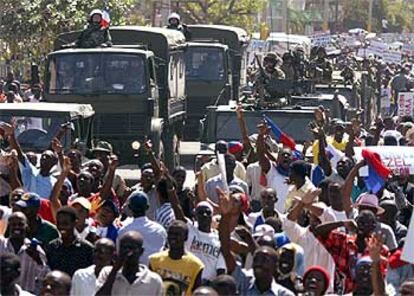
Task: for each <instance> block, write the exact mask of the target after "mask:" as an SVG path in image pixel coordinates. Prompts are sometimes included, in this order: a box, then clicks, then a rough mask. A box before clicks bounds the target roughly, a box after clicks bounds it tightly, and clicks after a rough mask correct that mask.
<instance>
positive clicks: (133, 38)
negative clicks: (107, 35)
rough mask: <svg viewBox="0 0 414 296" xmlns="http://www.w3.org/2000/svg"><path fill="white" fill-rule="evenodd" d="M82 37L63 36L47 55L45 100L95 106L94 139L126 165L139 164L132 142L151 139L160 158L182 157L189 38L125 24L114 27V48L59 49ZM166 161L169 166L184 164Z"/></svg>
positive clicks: (76, 34)
mask: <svg viewBox="0 0 414 296" xmlns="http://www.w3.org/2000/svg"><path fill="white" fill-rule="evenodd" d="M79 34H80V31H77V32H69V33H65V34H62V35H60V36H59V37H58V39H57V40H56V42H55V51H54V52H52V53H50V54H49V55H48V60H47V67H46V78H45V100H46V101H49V102H73V103H88V104H91V105H92V106H93V107H94V109H95V110H96V114H97V115H96V120H95V124H94V135H95V140H96V141H97V140H105V141H109V142H110V143H111V144H112V145H113V146H114V151H115V153H116V154H118V155H119V156H120V161H121V163H122V164H131V163H134V162H136V159H135V156H136V155H137V151H134V150H133V149H131V144H132V143H135V142H137V141H138V142H143V141H144V140H145V139H146V138H150V139H151V140H152V141H153V144H154V150H155V151H156V153H158V154H159V155H160V156H165V155H178V153H175V152H177V151H178V147H179V139H180V138H181V133H182V126H183V122H184V119H185V116H186V98H185V62H184V49H185V38H184V35H183V34H182V33H181V32H178V31H175V30H168V29H162V28H149V27H139V26H120V27H112V28H111V36H112V42H113V46H112V47H104V48H101V47H99V48H92V49H89V48H71V49H63V50H62V49H60V48H61V47H62V45H64V44H70V43H72V42H74V41H75V40H76V39H77V38H78V36H79ZM133 146H135V148H137V145H133ZM138 146H139V145H138ZM141 147H142V145H141ZM140 151H142V150H140ZM139 154H140V155H141V156H142V157H140V158H139V160H138V161H139V163H141V164H142V163H143V162H145V161H146V158H145V157H144V153H139ZM165 160H166V163H167V166H168V167H169V168H172V167H174V166H175V165H177V163H178V162H179V159H178V158H177V157H165Z"/></svg>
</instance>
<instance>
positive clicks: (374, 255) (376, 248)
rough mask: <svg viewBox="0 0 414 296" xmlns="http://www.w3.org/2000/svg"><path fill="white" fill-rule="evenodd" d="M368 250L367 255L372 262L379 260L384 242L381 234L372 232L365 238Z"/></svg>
mask: <svg viewBox="0 0 414 296" xmlns="http://www.w3.org/2000/svg"><path fill="white" fill-rule="evenodd" d="M365 242H366V244H367V248H368V251H369V256H370V257H371V259H372V261H373V262H379V261H380V260H381V249H382V245H383V244H384V240H383V238H382V236H381V235H379V234H373V235H372V236H371V237H369V238H367V239H366V240H365Z"/></svg>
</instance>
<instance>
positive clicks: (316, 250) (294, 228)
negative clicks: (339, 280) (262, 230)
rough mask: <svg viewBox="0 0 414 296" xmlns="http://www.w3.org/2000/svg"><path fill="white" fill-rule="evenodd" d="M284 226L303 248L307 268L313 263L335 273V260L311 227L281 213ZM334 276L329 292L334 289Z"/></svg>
mask: <svg viewBox="0 0 414 296" xmlns="http://www.w3.org/2000/svg"><path fill="white" fill-rule="evenodd" d="M281 220H282V228H283V230H284V231H285V233H286V235H287V236H288V237H289V239H290V241H291V242H293V243H296V244H298V245H299V246H301V247H302V248H303V251H304V259H305V270H306V269H307V268H308V267H310V266H312V265H319V266H321V267H323V268H325V270H326V271H327V272H328V274H331V275H332V274H335V262H334V260H333V258H332V256H331V255H330V254H329V252H328V251H327V250H326V249H325V247H324V246H323V245H322V244H321V243H320V242H319V240H318V239H317V238H316V237H315V236H314V235H313V233H312V232H311V231H310V230H309V227H306V228H304V227H302V226H300V225H299V224H297V223H295V222H293V221H290V220H289V219H287V218H286V217H285V216H283V215H281ZM333 280H334V279H333V276H332V277H331V282H330V285H329V289H328V292H332V291H333Z"/></svg>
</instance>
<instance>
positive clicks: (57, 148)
mask: <svg viewBox="0 0 414 296" xmlns="http://www.w3.org/2000/svg"><path fill="white" fill-rule="evenodd" d="M52 150H53V151H54V152H55V153H56V154H58V155H59V154H62V152H63V146H62V143H61V142H60V141H59V139H58V138H53V140H52Z"/></svg>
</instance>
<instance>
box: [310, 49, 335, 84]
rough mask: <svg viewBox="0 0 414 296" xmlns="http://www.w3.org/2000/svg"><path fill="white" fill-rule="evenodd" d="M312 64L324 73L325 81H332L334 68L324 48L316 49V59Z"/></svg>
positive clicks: (323, 78)
mask: <svg viewBox="0 0 414 296" xmlns="http://www.w3.org/2000/svg"><path fill="white" fill-rule="evenodd" d="M312 62H313V63H314V64H315V65H316V67H318V68H319V69H320V70H321V71H322V80H323V81H326V82H329V81H331V80H332V72H333V68H332V65H331V63H330V62H329V60H328V58H327V54H326V50H325V48H324V47H322V46H319V47H318V48H317V49H316V57H315V58H314V59H313V61H312Z"/></svg>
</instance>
